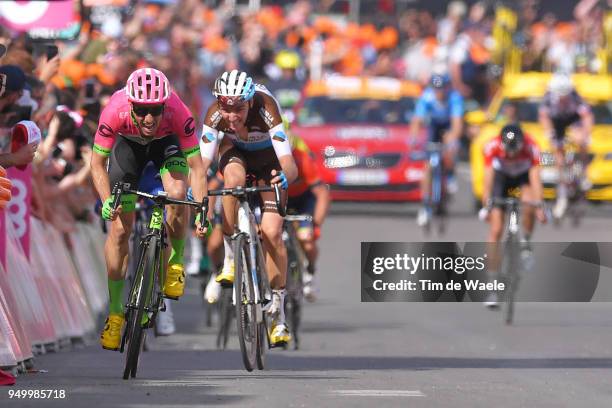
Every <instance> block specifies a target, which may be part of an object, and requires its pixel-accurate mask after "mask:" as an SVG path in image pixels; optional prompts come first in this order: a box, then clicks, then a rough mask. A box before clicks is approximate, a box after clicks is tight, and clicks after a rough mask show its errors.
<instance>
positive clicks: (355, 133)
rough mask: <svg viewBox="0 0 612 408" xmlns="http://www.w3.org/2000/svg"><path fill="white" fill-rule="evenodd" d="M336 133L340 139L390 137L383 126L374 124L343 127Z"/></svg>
mask: <svg viewBox="0 0 612 408" xmlns="http://www.w3.org/2000/svg"><path fill="white" fill-rule="evenodd" d="M336 135H337V136H338V138H339V139H344V140H349V139H363V140H372V139H385V138H387V137H388V133H387V130H386V129H385V128H382V127H372V126H363V127H361V126H355V127H343V128H340V129H338V130H337V132H336Z"/></svg>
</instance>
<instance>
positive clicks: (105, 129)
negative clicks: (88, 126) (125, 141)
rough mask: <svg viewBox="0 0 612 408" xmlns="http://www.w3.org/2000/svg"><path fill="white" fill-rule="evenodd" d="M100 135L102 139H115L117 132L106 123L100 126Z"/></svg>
mask: <svg viewBox="0 0 612 408" xmlns="http://www.w3.org/2000/svg"><path fill="white" fill-rule="evenodd" d="M98 133H99V134H100V136H102V137H113V135H114V133H115V132H113V128H111V127H110V126H108V125H107V124H106V123H102V124H101V125H100V126H98Z"/></svg>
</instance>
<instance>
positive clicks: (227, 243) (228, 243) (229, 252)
mask: <svg viewBox="0 0 612 408" xmlns="http://www.w3.org/2000/svg"><path fill="white" fill-rule="evenodd" d="M223 248H224V249H225V260H224V263H229V262H232V261H233V260H234V248H233V247H232V240H231V238H230V237H228V236H226V235H224V236H223Z"/></svg>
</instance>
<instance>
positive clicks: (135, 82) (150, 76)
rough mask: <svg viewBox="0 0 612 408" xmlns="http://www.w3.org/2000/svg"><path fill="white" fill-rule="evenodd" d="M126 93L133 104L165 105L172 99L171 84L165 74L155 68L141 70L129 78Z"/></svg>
mask: <svg viewBox="0 0 612 408" xmlns="http://www.w3.org/2000/svg"><path fill="white" fill-rule="evenodd" d="M125 93H126V94H127V98H128V100H129V101H130V102H133V103H139V104H145V105H152V104H157V103H164V102H166V101H167V100H168V99H169V98H170V83H169V82H168V78H166V76H165V75H164V73H163V72H161V71H158V70H157V69H154V68H140V69H137V70H136V71H134V72H132V74H131V75H130V77H129V78H128V80H127V83H126V86H125Z"/></svg>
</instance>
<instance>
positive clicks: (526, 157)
mask: <svg viewBox="0 0 612 408" xmlns="http://www.w3.org/2000/svg"><path fill="white" fill-rule="evenodd" d="M484 156H485V166H487V167H489V166H493V169H495V171H498V172H501V173H503V174H505V175H507V176H510V177H517V176H519V175H521V174H523V173H526V172H528V171H529V169H530V168H531V167H533V166H537V165H539V164H540V151H539V149H538V147H537V146H536V144H535V142H534V141H533V140H532V139H531V137H529V136H527V135H525V142H524V143H523V148H522V149H521V150H520V151H519V152H518V153H517V154H515V155H514V156H512V157H509V156H508V155H507V154H506V151H505V150H504V146H503V144H502V141H501V137H496V138H495V139H493V140H491V141H490V142H489V143H487V145H486V146H485V149H484Z"/></svg>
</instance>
